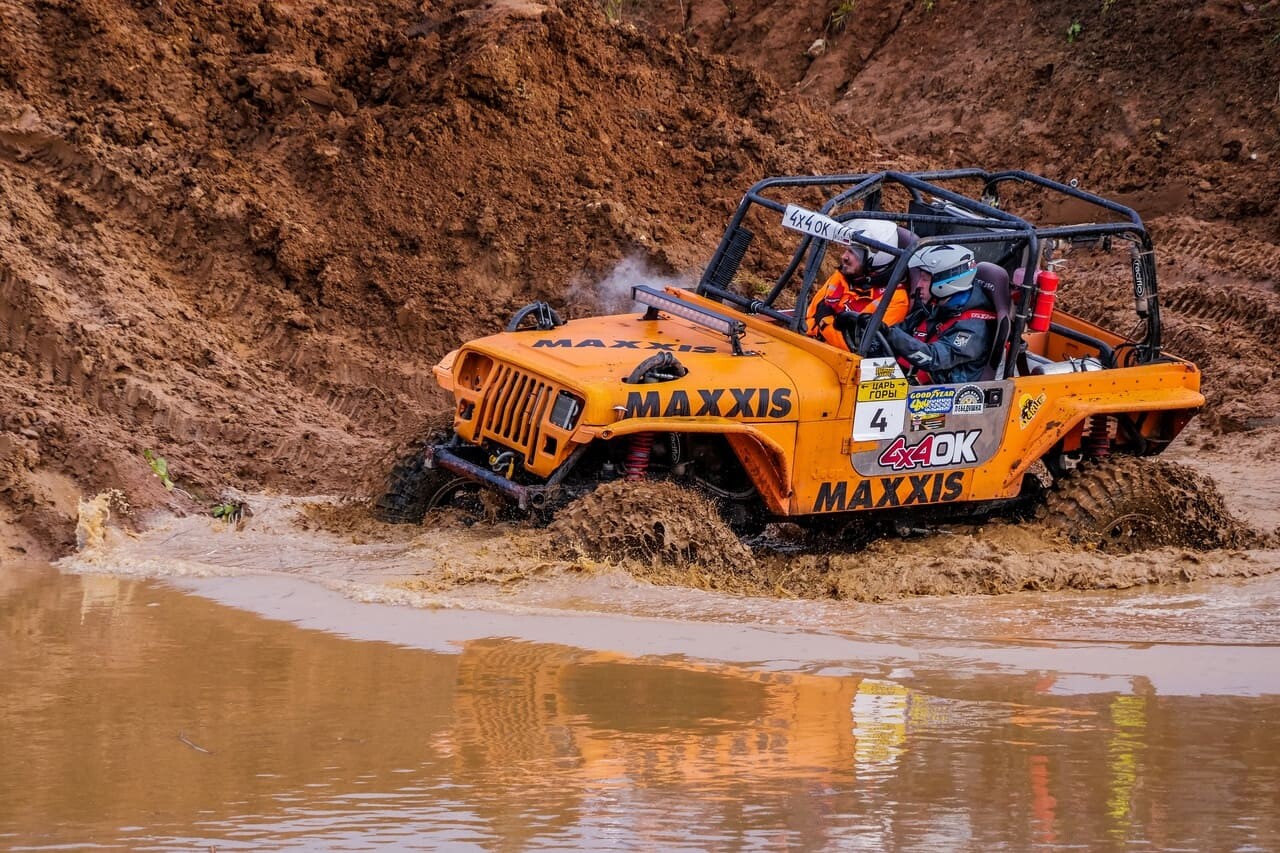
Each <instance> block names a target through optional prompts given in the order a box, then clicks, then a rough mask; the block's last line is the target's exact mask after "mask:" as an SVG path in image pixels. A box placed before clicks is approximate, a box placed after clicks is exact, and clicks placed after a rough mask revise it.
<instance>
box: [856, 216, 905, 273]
mask: <svg viewBox="0 0 1280 853" xmlns="http://www.w3.org/2000/svg"><path fill="white" fill-rule="evenodd" d="M849 227H850V228H851V229H853V233H854V234H860V235H862V236H864V237H870V238H871V239H872V240H875V241H876V242H877V243H884V244H885V245H886V246H893V247H894V248H895V249H896V248H898V226H897V225H895V224H894V223H892V222H890V221H889V220H887V219H854V220H851V221H850V222H849ZM852 248H861V249H862V250H863V251H864V252H866V253H868V254H870V253H871V247H869V246H862V245H860V244H858V243H855V244H853V247H852ZM891 263H893V255H891V254H889V253H888V252H876V253H875V254H872V255H871V260H870V261H869V262H868V263H867V268H868V270H880V269H884V268H885V267H887V266H889V264H891Z"/></svg>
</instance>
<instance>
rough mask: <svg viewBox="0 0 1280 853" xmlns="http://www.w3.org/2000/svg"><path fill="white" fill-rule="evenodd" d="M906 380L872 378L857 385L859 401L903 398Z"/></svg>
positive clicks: (905, 395)
mask: <svg viewBox="0 0 1280 853" xmlns="http://www.w3.org/2000/svg"><path fill="white" fill-rule="evenodd" d="M908 387H909V386H908V385H907V380H905V379H873V380H871V381H870V382H862V383H859V385H858V402H859V403H882V402H884V401H885V400H905V399H906V397H907V388H908Z"/></svg>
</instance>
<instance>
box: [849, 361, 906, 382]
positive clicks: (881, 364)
mask: <svg viewBox="0 0 1280 853" xmlns="http://www.w3.org/2000/svg"><path fill="white" fill-rule="evenodd" d="M905 378H906V377H905V376H903V375H902V368H901V367H899V366H898V360H897V359H896V358H893V357H891V356H890V357H886V358H864V359H863V360H862V363H861V364H859V365H858V379H859V380H860V381H862V382H869V381H871V380H872V379H905Z"/></svg>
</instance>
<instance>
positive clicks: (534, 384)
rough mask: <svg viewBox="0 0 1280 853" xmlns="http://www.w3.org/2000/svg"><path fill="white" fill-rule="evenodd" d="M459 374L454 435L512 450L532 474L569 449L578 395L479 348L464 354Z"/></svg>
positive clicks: (551, 464)
mask: <svg viewBox="0 0 1280 853" xmlns="http://www.w3.org/2000/svg"><path fill="white" fill-rule="evenodd" d="M459 375H460V377H463V381H462V382H460V383H459V386H458V387H455V389H454V393H455V394H456V395H457V398H458V417H457V419H456V420H455V425H456V428H457V432H458V436H459V437H460V438H462V439H463V440H464V441H467V442H470V443H472V444H498V445H501V446H503V447H506V448H508V449H510V450H514V451H516V452H517V453H519V454H520V455H521V456H523V462H524V466H525V467H526V468H527V469H528V470H530V471H532V472H534V473H536V474H540V475H542V476H547V475H548V474H549V473H550V472H551V471H553V470H554V469H555V467H556V466H557V465H558V464H559V463H560V461H562V459H563V457H564V455H565V454H566V453H567V452H568V444H569V442H568V438H569V435H570V434H571V433H572V432H573V429H574V427H575V426H576V425H577V420H578V413H580V412H581V407H582V400H581V399H580V398H579V397H578V396H577V395H575V394H571V393H570V392H568V391H566V390H565V389H563V388H561V387H560V386H558V385H556V384H555V383H553V382H549V381H548V380H546V379H543V378H542V377H540V376H536V375H534V374H532V373H528V372H526V371H524V370H521V369H520V368H518V367H514V366H512V365H510V364H504V363H501V362H497V363H495V362H494V361H492V360H491V359H489V358H488V357H487V356H483V355H480V354H478V353H468V354H467V356H466V358H464V359H463V364H462V366H461V368H460V370H459ZM557 402H559V405H557Z"/></svg>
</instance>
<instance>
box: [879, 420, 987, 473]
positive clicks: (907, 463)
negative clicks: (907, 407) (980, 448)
mask: <svg viewBox="0 0 1280 853" xmlns="http://www.w3.org/2000/svg"><path fill="white" fill-rule="evenodd" d="M981 435H982V430H980V429H973V430H968V431H967V432H938V433H930V434H929V435H926V436H925V437H924V438H922V439H920V442H919V443H918V444H913V445H909V446H908V444H907V440H906V438H904V437H903V436H901V435H900V436H898V437H897V438H895V439H894V440H893V442H892V443H890V445H889V446H888V447H886V448H885V449H884V452H883V453H881V454H880V458H879V460H877V461H878V462H879V463H880V465H881V467H884V468H891V469H893V470H894V471H903V470H906V469H909V468H941V467H944V466H947V465H965V464H968V463H974V462H977V461H978V454H977V453H976V452H975V451H974V449H973V445H974V442H976V441H977V440H978V437H979V436H981Z"/></svg>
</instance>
